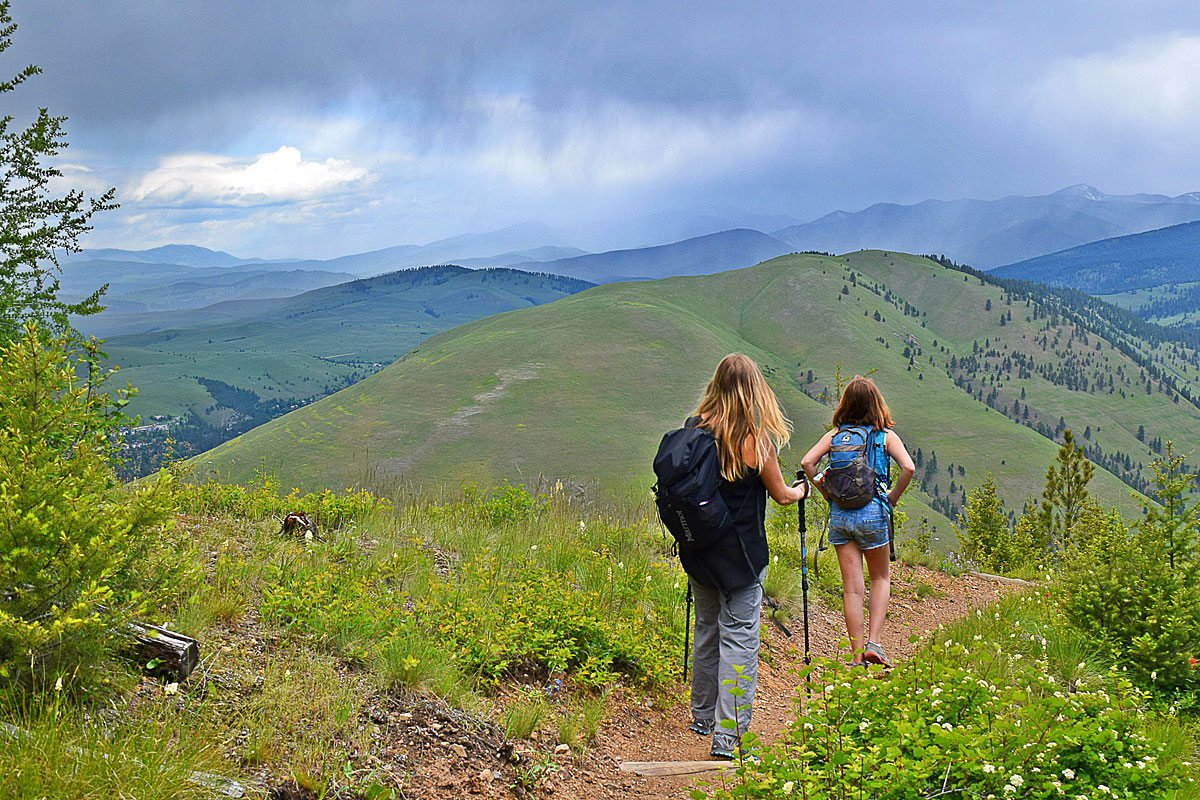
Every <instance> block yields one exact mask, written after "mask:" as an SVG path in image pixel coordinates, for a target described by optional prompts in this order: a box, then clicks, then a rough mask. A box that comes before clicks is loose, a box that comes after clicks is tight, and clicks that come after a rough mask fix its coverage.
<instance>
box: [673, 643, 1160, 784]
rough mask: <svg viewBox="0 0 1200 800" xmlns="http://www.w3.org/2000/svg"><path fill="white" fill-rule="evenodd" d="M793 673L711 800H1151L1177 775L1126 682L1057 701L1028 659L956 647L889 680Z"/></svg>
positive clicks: (910, 664)
mask: <svg viewBox="0 0 1200 800" xmlns="http://www.w3.org/2000/svg"><path fill="white" fill-rule="evenodd" d="M1001 661H1003V662H1006V663H1005V664H1004V665H1003V670H1001V669H1000V668H999V664H998V662H1001ZM810 670H812V671H811V672H810ZM1002 672H1003V674H1005V676H1006V678H1007V679H1005V680H1002V679H1000V678H999V677H997V675H998V674H1000V673H1002ZM801 674H802V675H805V674H807V675H808V676H809V677H810V678H811V680H812V694H811V695H806V694H805V692H804V688H803V686H802V687H801V689H800V692H799V694H798V696H797V700H796V716H795V720H794V722H793V723H792V725H791V726H790V728H789V729H788V731H787V733H786V734H785V735H784V736H783V738H782V739H781V740H780V741H778V742H777V743H775V744H773V745H771V746H769V747H764V748H760V749H758V750H757V751H756V755H757V756H759V758H760V760H759V761H758V762H757V763H755V762H754V761H753V760H751V759H746V760H745V761H743V762H742V763H741V764H740V765H739V766H738V767H737V769H736V772H735V776H734V778H733V779H726V780H723V781H721V782H719V783H717V784H710V787H709V788H710V790H711V795H712V796H714V797H719V798H743V797H746V798H749V797H781V796H792V797H809V798H834V797H839V798H843V797H913V798H916V797H935V796H946V795H951V794H954V795H959V794H961V795H962V796H972V797H997V798H1000V797H1005V798H1008V797H1013V798H1016V797H1023V798H1033V797H1038V798H1040V797H1057V796H1060V794H1065V795H1066V796H1069V797H1077V796H1081V795H1085V796H1087V797H1100V796H1104V795H1107V796H1117V797H1159V796H1162V794H1163V793H1164V792H1165V791H1167V790H1169V789H1171V788H1173V787H1174V786H1177V785H1178V784H1179V782H1180V780H1181V772H1180V770H1181V767H1180V765H1179V764H1177V763H1173V762H1170V761H1168V760H1167V759H1166V758H1164V757H1163V754H1164V747H1163V745H1162V744H1161V743H1160V742H1157V741H1153V740H1149V739H1147V738H1145V737H1144V735H1143V730H1142V724H1141V720H1140V718H1139V716H1140V714H1141V713H1142V711H1143V708H1144V702H1145V697H1144V696H1143V695H1141V694H1140V693H1139V692H1138V691H1137V690H1136V689H1134V688H1132V686H1131V685H1130V684H1129V683H1128V682H1127V681H1123V680H1117V681H1116V683H1115V686H1116V688H1115V690H1114V691H1113V692H1111V693H1110V692H1106V691H1102V690H1095V691H1076V692H1066V691H1063V687H1062V686H1060V685H1059V684H1058V683H1056V682H1055V681H1053V680H1052V679H1050V678H1048V677H1047V676H1046V675H1045V674H1044V673H1043V672H1042V670H1041V667H1040V666H1039V665H1038V664H1037V663H1035V662H1033V661H1032V659H1028V658H1022V657H1020V656H1019V655H1018V656H1009V655H1005V654H1002V653H998V652H996V651H995V650H994V649H993V648H990V647H989V648H986V649H982V648H981V649H976V650H974V651H972V650H970V649H968V648H967V647H965V646H963V645H962V644H958V643H954V642H953V641H947V642H946V643H945V644H938V645H935V646H933V647H932V648H931V649H930V650H929V651H927V652H924V653H921V654H918V655H917V656H915V657H913V658H911V659H909V660H908V661H905V662H904V663H902V664H901V665H900V666H898V667H897V668H896V669H895V670H893V672H892V674H891V677H890V680H886V681H884V680H876V679H875V676H871V675H864V674H860V673H857V672H855V673H851V674H847V673H846V671H845V669H844V667H842V666H841V665H839V664H837V663H834V662H828V663H824V662H819V663H818V664H816V665H814V667H809V668H806V669H805V670H804V671H803V672H802V673H801ZM751 738H752V735H747V736H746V737H744V738H743V746H746V745H753V744H754V742H753V741H747V740H749V739H751ZM692 796H693V797H695V798H703V797H705V792H703V791H699V790H697V791H695V792H693V794H692Z"/></svg>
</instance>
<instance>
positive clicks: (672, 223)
mask: <svg viewBox="0 0 1200 800" xmlns="http://www.w3.org/2000/svg"><path fill="white" fill-rule="evenodd" d="M1198 220H1200V193H1195V192H1193V193H1189V194H1182V195H1179V196H1177V197H1168V196H1166V195H1157V194H1133V195H1110V194H1105V193H1103V192H1101V191H1099V190H1098V189H1096V188H1094V187H1091V186H1086V185H1079V186H1072V187H1069V188H1067V189H1063V190H1061V191H1058V192H1054V193H1053V194H1048V195H1042V196H1035V197H1024V196H1011V197H1004V198H1000V199H998V200H970V199H966V200H949V201H944V200H926V201H924V202H921V203H917V204H915V205H897V204H895V203H877V204H875V205H873V206H870V207H868V208H865V209H863V210H861V211H856V212H847V211H836V212H833V213H832V214H827V215H825V216H824V217H821V218H820V219H817V220H813V221H811V222H803V223H802V222H798V221H797V220H795V219H793V218H791V217H788V216H786V215H780V214H764V213H749V212H743V211H738V210H735V209H725V210H717V211H713V212H700V213H696V212H686V211H666V212H661V213H657V214H650V215H645V216H639V217H630V218H627V219H621V220H607V221H604V220H602V221H597V222H595V223H591V224H589V225H588V226H586V227H583V226H580V227H578V228H575V229H564V228H554V227H550V226H547V225H544V224H541V223H536V222H528V223H522V224H518V225H511V226H509V227H506V228H502V229H500V230H495V231H489V232H486V233H471V234H463V235H461V236H453V237H449V238H446V239H439V240H438V241H435V242H430V243H428V244H424V245H415V244H402V245H396V246H394V247H387V248H383V249H380V250H374V251H370V252H366V253H355V254H352V255H346V256H341V257H338V258H332V259H303V258H296V259H281V260H275V261H268V260H264V259H258V258H238V257H235V256H233V255H230V254H229V253H225V252H221V251H216V250H208V249H206V248H203V247H196V246H192V245H167V246H164V247H156V248H153V249H151V250H142V251H131V250H112V249H109V250H92V251H85V252H84V253H81V254H76V255H72V256H70V257H68V258H67V259H65V260H64V263H65V264H71V265H75V264H79V263H81V262H95V261H107V262H122V263H144V264H177V265H181V266H188V267H197V268H199V267H209V268H213V267H215V268H221V267H224V268H236V267H246V266H250V265H253V266H254V267H255V268H257V269H259V270H261V271H264V272H265V271H281V272H286V271H296V270H305V271H316V272H326V273H339V274H350V275H353V276H356V277H370V276H372V275H379V274H382V273H385V272H391V271H394V270H397V269H404V268H408V267H417V266H432V265H439V264H458V265H461V266H467V267H471V268H478V267H493V266H518V267H519V268H522V269H535V270H537V271H552V272H558V273H560V274H567V275H572V276H575V277H579V278H582V279H584V280H588V281H592V282H596V283H602V282H608V281H614V280H627V279H632V278H657V277H665V276H668V275H691V274H699V273H704V272H715V271H719V270H722V269H730V268H734V267H741V266H748V265H750V264H753V263H757V262H758V261H761V260H763V259H764V258H769V257H772V256H775V255H779V254H781V253H786V252H790V251H819V252H830V253H848V252H852V251H855V250H862V249H871V248H874V249H880V250H892V251H899V252H910V253H932V254H938V255H945V256H948V257H949V258H951V259H953V260H955V261H958V262H959V263H965V264H970V265H971V266H974V267H977V268H981V269H990V268H993V267H997V266H1000V265H1003V264H1012V263H1015V262H1018V261H1023V260H1027V259H1030V258H1034V257H1036V256H1040V255H1045V254H1047V253H1054V252H1057V251H1060V250H1064V249H1067V248H1071V247H1075V246H1077V245H1081V244H1086V243H1088V242H1093V241H1098V240H1101V239H1107V238H1111V237H1115V236H1124V235H1128V234H1133V233H1141V232H1143V231H1148V230H1153V229H1157V228H1163V227H1166V226H1170V225H1176V224H1179V223H1184V222H1194V221H1198ZM780 226H782V227H780ZM738 248H743V250H744V252H743V253H742V254H741V255H740V256H738V255H737V254H736V251H737V250H738ZM593 256H594V257H593ZM102 282H103V281H101V283H102ZM99 285H100V284H99V283H97V284H96V286H93V287H91V290H94V289H95V288H96V287H98V286H99ZM144 288H149V287H144ZM305 288H308V287H305ZM83 289H86V287H82V288H81V291H82V290H83ZM89 291H90V290H89Z"/></svg>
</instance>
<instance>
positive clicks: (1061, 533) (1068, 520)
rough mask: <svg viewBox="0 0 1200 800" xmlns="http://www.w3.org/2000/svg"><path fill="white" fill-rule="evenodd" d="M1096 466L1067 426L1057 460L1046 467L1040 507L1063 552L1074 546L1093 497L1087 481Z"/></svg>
mask: <svg viewBox="0 0 1200 800" xmlns="http://www.w3.org/2000/svg"><path fill="white" fill-rule="evenodd" d="M1095 469H1096V468H1095V465H1093V464H1092V462H1090V461H1088V460H1087V457H1086V456H1084V454H1083V451H1082V450H1080V449H1078V448H1077V447H1076V446H1075V436H1074V434H1072V433H1071V429H1070V428H1066V429H1064V430H1063V444H1062V447H1060V448H1058V456H1057V457H1056V458H1055V463H1053V464H1051V465H1050V466H1049V467H1047V468H1046V488H1045V489H1043V491H1042V502H1041V506H1040V507H1039V509H1038V522H1039V525H1040V526H1041V528H1042V529H1043V532H1044V538H1045V541H1046V543H1047V546H1048V548H1049V549H1050V550H1051V551H1055V552H1061V551H1063V550H1066V549H1067V547H1069V546H1070V544H1071V533H1072V529H1073V528H1074V527H1075V524H1076V522H1078V520H1079V516H1080V513H1081V512H1082V511H1083V509H1084V507H1085V505H1086V504H1087V502H1088V501H1089V499H1090V496H1089V495H1088V491H1087V484H1088V481H1090V480H1091V479H1092V473H1093V472H1094V471H1095Z"/></svg>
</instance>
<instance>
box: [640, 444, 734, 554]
mask: <svg viewBox="0 0 1200 800" xmlns="http://www.w3.org/2000/svg"><path fill="white" fill-rule="evenodd" d="M688 422H689V423H692V422H693V420H688ZM654 475H655V476H656V477H657V478H658V482H657V483H656V484H655V485H654V503H655V505H657V506H658V515H659V518H660V519H662V522H663V525H665V526H666V528H667V530H668V531H670V532H671V535H672V536H673V537H675V541H676V543H677V544H678V545H679V547H680V549H688V550H703V549H705V548H707V547H711V546H712V545H713V544H714V543H716V542H717V541H720V540H721V539H722V538H724V537H725V536H727V535H729V534H730V533H734V528H733V519H732V517H731V516H730V514H729V507H728V506H727V505H726V504H725V499H724V498H723V497H721V491H720V483H721V457H720V454H719V453H718V452H717V441H716V439H715V438H714V437H713V435H712V434H711V433H709V432H708V431H706V430H704V429H702V428H698V427H695V426H694V425H692V424H687V425H685V426H684V427H682V428H679V429H678V430H673V431H669V432H667V433H666V434H665V435H664V436H663V438H662V442H660V443H659V445H658V453H657V454H656V455H655V456H654Z"/></svg>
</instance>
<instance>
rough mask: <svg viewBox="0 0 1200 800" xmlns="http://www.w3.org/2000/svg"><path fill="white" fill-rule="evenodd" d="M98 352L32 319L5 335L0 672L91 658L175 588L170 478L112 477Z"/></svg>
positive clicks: (40, 672)
mask: <svg viewBox="0 0 1200 800" xmlns="http://www.w3.org/2000/svg"><path fill="white" fill-rule="evenodd" d="M98 357H99V353H98V351H97V349H96V346H95V344H94V343H93V344H86V345H84V346H83V347H82V350H76V349H74V348H73V347H72V345H71V343H70V340H69V339H68V338H67V337H61V338H57V339H53V340H49V341H46V340H44V339H43V337H42V335H41V333H40V332H39V331H38V329H37V327H36V326H34V325H33V324H28V325H26V327H25V329H24V334H23V335H22V336H21V337H20V338H19V339H17V340H14V341H12V342H10V343H8V344H6V345H3V346H0V596H2V597H3V602H0V676H3V677H7V678H9V679H10V680H17V679H20V680H21V681H23V682H27V681H28V679H29V678H31V677H36V676H45V675H48V674H50V673H54V672H56V671H60V670H68V669H73V668H76V667H79V666H80V665H86V664H88V663H91V662H93V661H94V660H95V655H96V651H97V650H100V649H103V647H104V645H105V644H106V643H107V642H108V640H109V638H110V636H111V635H112V634H113V633H114V631H115V630H116V629H117V628H119V627H120V625H121V624H122V623H123V622H124V621H125V620H126V619H127V618H128V617H129V616H131V615H135V614H143V613H146V612H147V611H149V610H150V609H151V608H153V607H154V606H155V604H156V603H158V602H159V601H161V600H163V599H165V597H166V595H167V593H168V592H169V591H171V588H170V587H172V584H175V589H176V590H177V589H178V588H179V586H178V582H179V578H180V575H181V573H182V572H183V567H182V566H181V564H182V562H181V561H179V560H178V559H175V558H173V556H172V549H171V547H170V546H169V543H168V546H167V547H164V546H163V541H162V537H163V536H164V535H165V534H166V532H167V531H168V529H169V526H170V519H169V516H170V510H171V496H170V491H169V489H170V479H169V477H167V476H165V475H159V477H158V478H157V479H156V480H152V481H150V482H148V483H147V484H145V485H143V486H141V487H139V488H136V489H130V490H123V489H121V488H120V487H118V486H117V485H116V480H115V478H114V473H113V468H112V457H113V454H114V452H115V448H116V446H117V444H118V437H116V436H115V430H114V426H115V423H116V420H117V417H116V416H115V411H116V408H117V407H118V406H119V404H120V401H119V398H120V394H118V399H117V400H114V399H112V398H110V396H109V395H108V394H107V393H106V392H105V391H103V385H104V382H105V379H106V378H107V375H105V374H101V373H100V372H99V371H98V369H97V368H96V367H95V362H96V359H97V358H98ZM77 370H79V371H80V372H82V373H83V374H84V375H86V378H84V379H83V380H80V379H78V378H77V376H76V372H77Z"/></svg>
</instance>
